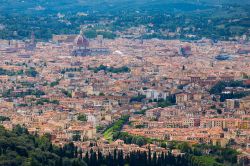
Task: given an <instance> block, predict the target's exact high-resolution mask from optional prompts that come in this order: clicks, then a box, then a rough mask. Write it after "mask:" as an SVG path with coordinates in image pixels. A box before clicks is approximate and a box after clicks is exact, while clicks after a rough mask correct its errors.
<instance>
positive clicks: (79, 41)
mask: <svg viewBox="0 0 250 166" xmlns="http://www.w3.org/2000/svg"><path fill="white" fill-rule="evenodd" d="M75 45H76V46H77V47H84V48H86V47H88V46H89V41H88V39H87V38H86V37H85V36H84V35H82V34H79V35H78V36H77V37H76V38H75Z"/></svg>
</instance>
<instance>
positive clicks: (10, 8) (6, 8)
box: [0, 0, 250, 14]
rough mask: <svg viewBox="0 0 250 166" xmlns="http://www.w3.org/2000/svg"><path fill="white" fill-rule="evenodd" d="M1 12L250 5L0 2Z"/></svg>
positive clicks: (199, 0)
mask: <svg viewBox="0 0 250 166" xmlns="http://www.w3.org/2000/svg"><path fill="white" fill-rule="evenodd" d="M0 4H1V5H0V11H1V12H6V13H11V14H13V13H18V14H19V13H26V14H31V13H32V12H33V13H34V11H37V12H36V13H34V14H37V13H38V14H41V13H43V14H44V13H55V12H77V11H91V10H97V11H99V10H100V11H107V10H114V9H126V8H128V9H129V8H138V9H139V8H142V9H143V8H145V7H155V8H159V9H162V8H163V7H165V8H168V5H169V4H172V7H175V6H176V5H173V4H179V5H178V6H181V5H182V7H181V8H180V10H184V11H189V10H192V9H196V8H197V7H198V8H199V7H203V6H206V5H218V4H238V5H244V4H250V1H249V0H241V1H238V0H57V1H55V0H0ZM169 7H171V6H169Z"/></svg>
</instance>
